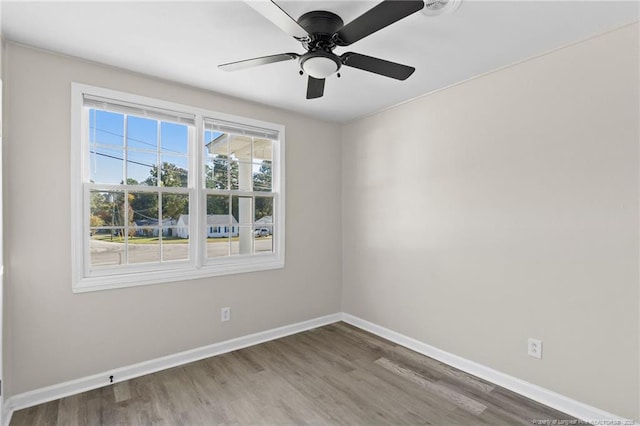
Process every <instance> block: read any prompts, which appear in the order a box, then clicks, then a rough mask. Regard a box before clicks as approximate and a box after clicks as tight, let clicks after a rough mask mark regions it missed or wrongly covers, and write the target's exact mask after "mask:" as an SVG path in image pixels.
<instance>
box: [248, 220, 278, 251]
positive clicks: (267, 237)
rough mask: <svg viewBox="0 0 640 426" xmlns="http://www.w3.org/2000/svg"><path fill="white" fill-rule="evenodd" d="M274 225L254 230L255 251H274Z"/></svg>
mask: <svg viewBox="0 0 640 426" xmlns="http://www.w3.org/2000/svg"><path fill="white" fill-rule="evenodd" d="M272 230H273V227H272V226H271V227H270V229H268V228H266V227H262V228H258V229H256V230H255V231H254V242H253V248H254V249H253V250H254V251H253V252H254V253H256V254H257V253H273V231H272Z"/></svg>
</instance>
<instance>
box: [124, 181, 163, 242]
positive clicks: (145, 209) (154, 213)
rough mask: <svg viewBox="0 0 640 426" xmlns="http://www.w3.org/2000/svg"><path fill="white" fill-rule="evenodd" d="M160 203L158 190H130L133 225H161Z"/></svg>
mask: <svg viewBox="0 0 640 426" xmlns="http://www.w3.org/2000/svg"><path fill="white" fill-rule="evenodd" d="M158 205H159V204H158V193H157V192H133V191H132V192H130V193H129V207H130V214H131V218H130V221H132V222H133V224H132V225H133V226H136V227H147V226H156V227H157V226H159V224H158ZM157 235H158V233H157V232H156V236H157Z"/></svg>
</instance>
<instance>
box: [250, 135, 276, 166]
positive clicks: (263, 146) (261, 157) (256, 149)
mask: <svg viewBox="0 0 640 426" xmlns="http://www.w3.org/2000/svg"><path fill="white" fill-rule="evenodd" d="M272 159H273V142H272V141H270V140H268V139H255V140H254V141H253V161H254V162H255V163H260V162H262V161H269V163H271V160H272Z"/></svg>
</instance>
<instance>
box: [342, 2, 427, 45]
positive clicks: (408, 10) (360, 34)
mask: <svg viewBox="0 0 640 426" xmlns="http://www.w3.org/2000/svg"><path fill="white" fill-rule="evenodd" d="M423 7H424V2H423V1H422V0H412V1H404V0H384V1H383V2H382V3H379V4H378V5H376V6H374V7H373V8H372V9H369V10H368V11H366V12H365V13H363V14H362V15H360V16H359V17H357V18H356V19H354V20H353V21H351V22H349V23H348V24H347V25H345V26H344V27H342V29H341V30H340V31H338V32H337V33H336V34H335V35H334V41H335V43H336V44H337V45H338V46H348V45H350V44H352V43H355V42H356V41H358V40H360V39H363V38H365V37H366V36H368V35H370V34H373V33H375V32H376V31H378V30H381V29H382V28H384V27H386V26H388V25H391V24H393V23H394V22H397V21H399V20H401V19H402V18H406V17H407V16H409V15H411V14H412V13H415V12H417V11H419V10H420V9H422V8H423Z"/></svg>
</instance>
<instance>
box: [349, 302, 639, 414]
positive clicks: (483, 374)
mask: <svg viewBox="0 0 640 426" xmlns="http://www.w3.org/2000/svg"><path fill="white" fill-rule="evenodd" d="M342 321H344V322H346V323H348V324H351V325H353V326H355V327H358V328H361V329H363V330H365V331H368V332H370V333H373V334H375V335H377V336H380V337H382V338H385V339H387V340H390V341H392V342H394V343H397V344H398V345H401V346H404V347H406V348H409V349H411V350H413V351H416V352H418V353H420V354H422V355H426V356H428V357H431V358H434V359H437V360H438V361H440V362H443V363H445V364H447V365H450V366H452V367H455V368H457V369H459V370H462V371H464V372H466V373H469V374H472V375H474V376H476V377H480V378H481V379H484V380H486V381H488V382H491V383H494V384H496V385H498V386H502V387H503V388H506V389H509V390H510V391H513V392H515V393H518V394H520V395H522V396H525V397H527V398H530V399H532V400H534V401H537V402H539V403H541V404H544V405H546V406H548V407H551V408H554V409H556V410H558V411H562V412H563V413H566V414H569V415H571V416H573V417H576V418H578V419H580V420H583V421H585V422H591V424H619V425H638V423H634V422H632V421H630V420H628V419H624V418H622V417H620V416H616V415H615V414H611V413H609V412H606V411H604V410H600V409H599V408H595V407H592V406H590V405H587V404H584V403H582V402H579V401H576V400H574V399H571V398H568V397H566V396H564V395H560V394H559V393H556V392H553V391H551V390H549V389H545V388H543V387H540V386H538V385H534V384H533V383H529V382H526V381H524V380H521V379H518V378H517V377H513V376H510V375H508V374H505V373H502V372H500V371H497V370H494V369H492V368H489V367H486V366H484V365H482V364H478V363H477V362H473V361H470V360H468V359H466V358H462V357H460V356H458V355H454V354H452V353H449V352H446V351H443V350H442V349H438V348H436V347H433V346H431V345H428V344H426V343H423V342H420V341H418V340H416V339H413V338H411V337H407V336H405V335H403V334H400V333H396V332H395V331H393V330H389V329H388V328H385V327H382V326H379V325H377V324H374V323H372V322H369V321H366V320H363V319H361V318H358V317H356V316H353V315H350V314H347V313H344V312H343V313H342ZM603 421H607V422H609V423H602V422H603Z"/></svg>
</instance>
